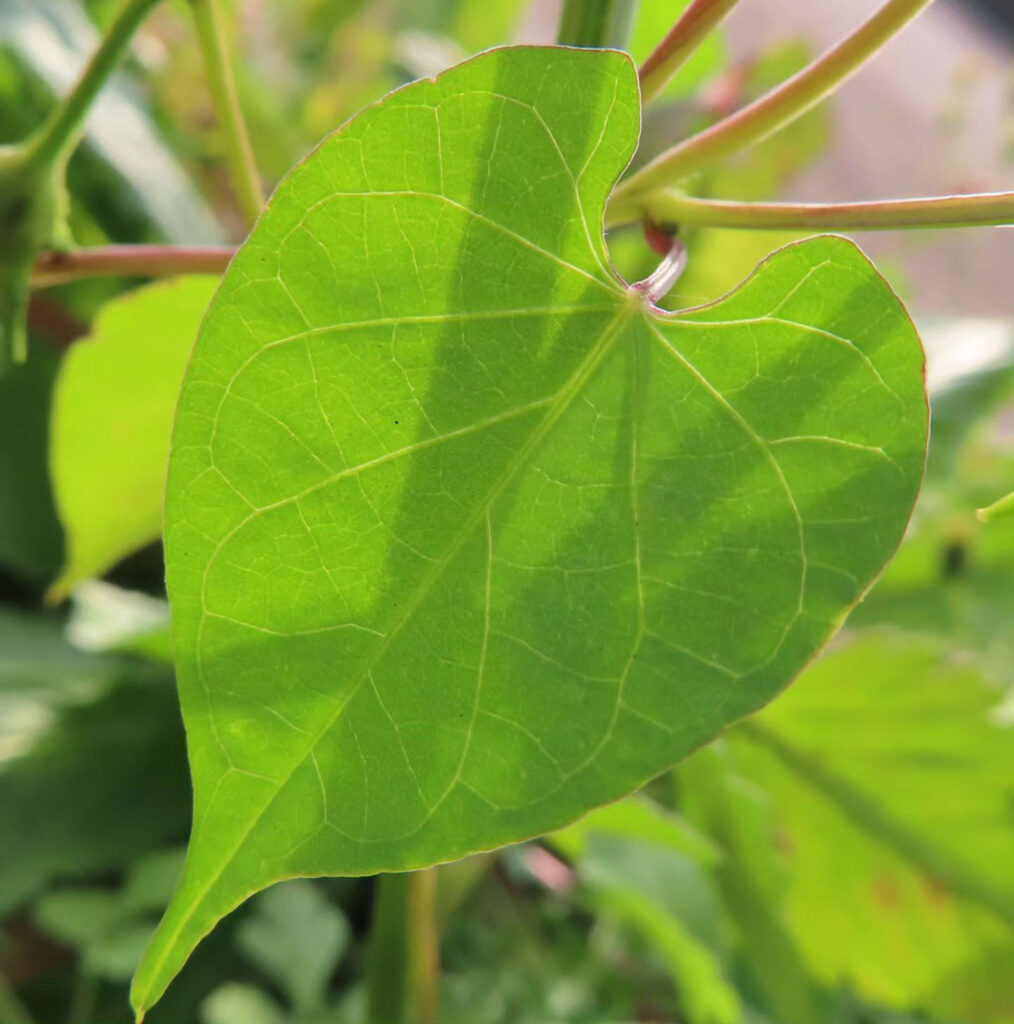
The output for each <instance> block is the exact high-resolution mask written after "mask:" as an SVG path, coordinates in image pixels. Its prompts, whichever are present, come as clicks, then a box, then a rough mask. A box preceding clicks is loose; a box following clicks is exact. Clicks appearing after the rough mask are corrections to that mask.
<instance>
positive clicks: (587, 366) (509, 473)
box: [143, 307, 634, 999]
mask: <svg viewBox="0 0 1014 1024" xmlns="http://www.w3.org/2000/svg"><path fill="white" fill-rule="evenodd" d="M633 315H634V309H633V307H621V308H620V310H619V311H618V312H617V314H616V316H615V317H614V318H613V320H612V321H611V322H610V323H609V324H608V325H607V326H606V327H605V329H604V330H603V331H602V333H601V334H600V336H599V338H598V340H597V342H596V343H595V345H594V346H593V347H592V349H591V351H590V352H589V354H588V355H587V356H586V357H585V358H584V359H583V360H582V361H581V363H580V365H579V366H578V367H577V369H576V370H575V372H574V373H573V374H572V375H571V377H570V379H569V380H568V381H567V383H566V384H565V385H564V386H563V387H562V388H561V389H560V390H559V391H558V392H557V393H556V394H555V395H554V396H552V398H551V399H550V400H549V406H550V407H549V410H548V411H547V413H546V415H545V417H544V418H543V420H542V421H541V423H540V424H539V426H538V428H537V429H535V430H534V431H533V432H532V434H531V435H530V437H529V438H528V440H527V441H526V442H525V444H523V445H522V446H521V447H520V448H519V449H518V451H517V453H516V454H515V456H514V458H512V459H511V461H510V462H509V463H508V464H507V466H506V467H505V469H504V471H503V473H501V475H500V477H499V478H498V479H497V480H496V481H495V482H494V483H493V485H492V486H491V487H490V488H489V490H488V491H487V493H486V495H485V497H484V499H483V500H482V501H481V502H480V503H479V504H478V505H477V507H476V510H475V512H474V513H473V514H472V515H471V516H470V517H469V519H468V520H467V521H466V522H465V523H464V525H463V527H462V529H461V530H460V531H459V532H458V535H457V537H456V538H455V540H454V542H453V543H452V544H451V545H450V546H449V547H448V549H447V551H446V552H445V553H444V555H443V556H442V557H441V558H440V559H439V561H437V562H436V563H435V564H434V566H433V568H432V569H431V570H430V572H429V573H428V574H427V576H426V577H425V578H424V579H423V580H422V581H421V583H420V585H419V586H418V587H417V588H416V591H415V593H414V594H413V595H412V599H411V600H410V601H409V602H408V603H407V605H406V606H405V609H404V612H403V613H402V615H401V617H400V618H399V620H398V621H397V622H396V623H395V625H394V627H393V628H392V630H391V631H390V632H389V633H388V634H387V636H386V638H385V639H384V641H383V642H382V643H381V644H380V645H379V647H378V650H377V652H376V653H375V655H374V657H373V659H372V661H371V663H370V665H369V667H368V668H367V669H366V671H365V672H364V673H363V674H362V675H361V676H360V679H359V680H358V681H357V683H356V685H355V686H354V687H352V689H351V692H350V693H349V694H348V696H347V697H346V699H345V701H344V702H343V703H342V704H341V705H340V706H339V707H338V708H336V709H335V712H334V714H333V715H331V716H330V717H329V718H328V720H327V721H326V722H325V724H324V725H323V726H322V727H321V728H320V729H319V730H318V732H317V734H316V735H315V736H314V737H313V739H312V740H311V741H310V742H309V743H308V744H307V746H306V750H305V752H304V753H303V754H302V755H301V756H300V757H299V758H298V759H296V760H295V762H294V763H293V765H292V768H291V770H290V771H289V772H288V773H287V774H286V775H284V776H283V777H282V778H280V779H278V780H276V781H275V782H274V791H273V792H272V793H271V795H270V796H269V797H268V799H267V800H266V801H265V803H264V805H263V807H262V808H261V810H260V812H259V813H258V814H257V815H256V816H255V817H254V818H253V819H252V820H251V821H250V823H249V825H248V826H247V827H246V828H245V829H244V830H243V832H242V833H241V834H240V835H239V837H238V838H237V840H236V842H235V843H233V844H232V847H231V849H230V850H229V851H228V854H227V855H226V857H225V858H224V859H223V860H222V862H221V867H219V869H218V870H217V871H215V872H214V873H212V874H210V875H209V877H208V879H207V881H206V882H205V883H204V885H202V886H201V889H200V890H199V892H198V893H197V895H196V896H195V898H194V899H193V900H191V901H190V903H189V907H188V909H187V910H186V912H185V913H184V914H183V915H182V916H181V917H180V918H179V920H178V922H177V923H176V925H175V926H174V927H173V930H172V932H171V933H170V934H169V935H168V936H167V937H166V939H165V940H164V941H163V943H162V944H161V947H160V953H159V956H158V959H157V960H156V961H155V962H154V964H153V965H152V968H151V970H150V972H149V975H148V976H149V977H150V978H153V979H155V978H157V977H158V976H159V971H160V970H161V968H162V965H163V964H164V963H165V960H166V958H167V957H168V955H169V951H170V950H171V949H173V947H174V945H175V942H176V939H177V938H178V937H179V934H180V933H181V931H182V930H183V928H184V927H185V926H186V925H187V923H188V922H189V921H190V920H191V919H192V918H193V916H194V914H195V913H196V912H197V909H198V907H199V906H200V904H201V902H202V901H203V900H204V898H205V897H206V896H207V894H208V893H209V892H210V891H211V889H212V888H213V887H214V886H215V885H216V884H217V882H218V881H219V879H220V878H221V877H222V874H223V873H224V871H225V869H226V868H227V866H228V865H229V864H230V863H231V862H232V859H233V857H234V856H235V854H236V851H237V850H239V849H240V847H241V846H242V845H243V843H245V842H246V840H247V838H248V837H249V836H250V834H251V833H252V832H253V830H254V829H255V828H256V827H257V825H258V824H259V823H260V822H261V820H262V819H263V817H264V815H265V814H266V813H267V812H268V809H269V808H270V807H271V806H272V804H273V803H274V801H275V799H276V798H277V797H278V794H279V793H280V792H281V791H282V789H283V788H284V786H285V785H286V784H287V783H288V782H289V780H290V779H291V778H292V777H293V775H294V774H295V773H296V771H297V770H298V769H299V768H300V766H301V765H303V764H304V763H305V762H306V760H307V759H308V758H309V756H310V754H311V753H312V752H313V751H314V749H315V747H316V745H317V744H318V743H319V742H320V740H321V739H322V738H323V737H324V736H325V735H326V734H327V733H328V732H329V731H330V730H331V729H332V728H333V727H334V725H335V724H336V723H337V722H338V721H339V720H340V719H341V717H342V715H343V714H344V712H345V709H346V707H347V706H348V704H349V703H350V702H351V700H352V699H353V698H354V697H355V696H356V694H357V693H358V692H359V690H360V688H361V687H362V685H363V683H364V680H365V679H366V676H367V674H368V673H369V672H370V671H372V669H373V666H374V665H376V664H377V663H378V662H379V661H380V659H381V658H382V657H383V656H384V654H386V652H387V650H388V649H389V648H390V645H391V643H392V642H393V640H394V638H395V637H396V636H398V635H399V634H400V632H401V630H402V629H403V628H404V626H405V625H406V624H407V623H408V622H409V621H410V620H411V618H412V616H413V614H414V613H415V610H416V608H418V606H419V604H420V603H421V601H422V600H423V599H424V598H425V597H426V595H427V594H428V593H429V591H430V589H431V588H432V587H433V586H434V584H435V583H436V582H437V580H438V579H439V578H440V576H441V574H442V573H443V571H444V569H445V568H446V567H447V566H448V565H449V564H450V562H451V561H452V560H453V559H454V557H455V555H456V554H457V553H458V551H459V550H460V549H461V547H462V546H463V545H464V543H465V542H466V541H467V539H468V538H469V536H471V533H472V530H473V529H474V528H475V526H476V525H477V523H478V522H479V521H480V520H481V519H482V518H483V516H484V515H485V514H487V512H488V510H489V508H490V507H491V506H492V504H493V502H494V501H496V499H497V498H498V497H499V495H500V494H501V493H502V492H503V490H504V489H505V488H506V487H507V486H508V484H509V483H510V482H511V480H512V479H513V478H514V476H515V474H516V473H517V471H518V469H519V468H520V467H521V466H522V465H523V464H524V462H525V461H526V460H527V459H528V457H529V456H530V455H531V453H532V451H533V450H534V449H535V448H536V447H537V446H538V444H539V443H540V442H541V441H542V440H543V438H545V436H546V435H547V434H548V433H549V431H550V430H551V429H552V427H553V426H554V425H555V423H556V422H557V421H558V420H559V418H560V416H562V415H563V413H564V412H565V411H566V409H567V408H568V406H569V405H570V402H571V401H572V400H573V399H574V397H575V396H576V395H577V394H578V393H579V392H580V390H581V388H582V387H583V386H584V384H585V383H586V382H587V381H588V379H589V378H590V377H591V376H592V374H593V373H594V372H595V370H596V369H597V368H598V366H599V365H600V364H601V362H602V360H603V359H604V358H605V356H606V354H607V353H608V352H609V351H610V349H611V348H612V343H613V341H614V340H615V339H616V337H617V336H618V334H619V333H620V331H621V330H622V328H623V326H624V324H625V323H626V322H627V321H628V320H629V319H630V318H631V316H633ZM543 404H545V403H543ZM473 429H475V428H473ZM431 443H438V442H437V441H436V440H433V441H432V442H431ZM360 468H362V467H360ZM289 500H291V499H289ZM232 532H235V531H232ZM230 535H231V534H230ZM220 547H221V545H220ZM211 564H212V560H209V562H208V569H206V570H205V573H204V583H205V586H206V583H207V577H208V571H209V570H210V567H211ZM203 589H204V588H202V591H203ZM203 604H204V601H203V599H202V605H203ZM202 622H203V618H202ZM196 647H197V669H198V676H199V677H200V679H201V684H202V687H203V688H204V691H205V694H206V695H208V696H210V692H209V691H208V687H207V681H206V680H205V678H204V671H203V666H202V663H201V657H200V652H201V637H200V633H198V637H197V645H196ZM223 752H224V751H223ZM226 756H227V758H228V754H226ZM230 764H231V762H230ZM228 770H232V769H231V768H230V769H228ZM228 770H227V771H228ZM445 795H446V794H445ZM439 806H440V805H439V803H438V804H436V805H434V807H433V811H431V812H430V814H432V813H433V812H435V810H436V809H437V807H439ZM149 987H150V985H149ZM143 998H145V999H146V998H147V989H146V990H145V996H144V997H143Z"/></svg>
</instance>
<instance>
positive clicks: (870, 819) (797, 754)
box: [736, 719, 1014, 925]
mask: <svg viewBox="0 0 1014 1024" xmlns="http://www.w3.org/2000/svg"><path fill="white" fill-rule="evenodd" d="M736 731H737V732H738V733H739V734H740V735H743V736H746V737H747V738H748V739H749V740H750V741H751V742H752V743H756V744H757V745H758V746H761V747H763V748H764V749H765V750H767V751H768V752H769V753H771V754H773V755H774V756H775V757H776V758H777V759H778V761H780V762H781V764H782V766H783V767H784V768H786V769H788V771H790V772H792V774H794V775H795V776H796V777H797V778H798V779H799V780H800V781H802V782H803V783H804V784H805V785H807V786H809V787H810V788H811V789H814V790H816V791H817V792H818V793H820V794H821V795H823V796H824V797H826V798H827V799H828V800H829V801H830V802H831V803H832V804H834V805H835V806H836V807H837V808H838V810H840V811H841V812H842V814H844V815H845V817H846V818H848V819H849V820H850V821H851V822H852V823H853V824H854V825H855V826H856V827H857V828H859V829H860V830H862V831H863V832H865V833H867V834H868V835H870V836H873V837H874V838H875V839H877V840H879V841H880V842H881V843H883V844H884V845H885V846H887V847H888V848H890V849H892V850H894V851H895V852H896V853H898V854H900V855H901V856H902V857H903V858H904V859H905V860H907V861H908V862H909V864H911V865H912V866H913V867H914V868H916V869H917V870H918V871H921V872H923V873H924V874H926V875H928V876H929V877H930V878H932V879H934V880H935V881H937V882H939V883H940V884H941V885H942V886H943V887H944V888H945V889H947V890H949V891H950V892H951V893H953V894H954V895H955V896H959V897H961V898H962V899H966V900H970V901H971V902H972V903H976V904H978V905H979V906H980V907H982V908H984V909H985V910H988V911H990V912H991V913H993V914H995V915H996V916H997V917H999V918H1000V919H1001V920H1002V921H1005V922H1006V923H1007V924H1009V925H1014V900H1011V898H1010V897H1009V896H1008V895H1007V894H1006V893H1003V892H1000V891H999V890H998V889H996V888H995V887H994V886H992V885H991V884H990V883H989V882H988V881H987V880H985V879H983V878H982V877H980V876H979V875H978V874H977V873H976V872H975V871H974V870H972V869H971V868H969V867H968V866H967V865H966V864H965V863H963V862H962V861H960V860H957V859H955V858H953V857H952V856H951V854H950V853H949V851H947V850H945V849H943V848H941V847H938V846H934V845H933V844H932V843H929V842H926V840H924V839H923V838H922V837H921V836H920V835H918V834H917V833H915V832H913V831H912V830H911V829H909V828H908V826H907V825H905V824H904V823H903V822H901V821H899V820H898V819H896V818H894V817H893V816H892V815H891V814H889V813H888V812H887V811H885V810H884V808H883V807H882V805H881V804H879V803H877V801H876V800H874V799H872V798H871V797H869V796H867V795H866V793H864V792H863V791H862V790H860V789H858V788H856V787H855V786H853V785H852V784H851V783H850V782H848V781H847V780H846V779H843V778H841V777H840V776H839V775H837V774H835V773H834V772H831V771H829V770H828V768H827V767H826V765H825V764H824V762H823V761H821V760H820V758H819V757H815V756H814V755H812V754H810V753H808V752H807V751H805V750H801V749H800V748H799V747H797V746H796V745H795V744H793V743H791V742H789V741H787V740H785V739H783V738H782V737H781V736H780V735H779V734H778V733H777V732H775V731H773V730H772V729H770V728H769V727H768V726H766V725H763V724H761V723H760V722H758V721H757V720H756V719H749V720H747V721H745V722H741V723H740V725H739V726H738V727H737V730H736Z"/></svg>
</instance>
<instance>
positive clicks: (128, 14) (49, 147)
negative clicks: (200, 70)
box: [27, 0, 161, 166]
mask: <svg viewBox="0 0 1014 1024" xmlns="http://www.w3.org/2000/svg"><path fill="white" fill-rule="evenodd" d="M160 2H161V0H126V2H125V3H124V5H123V7H122V9H121V10H120V13H119V14H118V15H117V16H116V18H115V20H114V21H113V23H112V25H111V26H110V27H109V30H108V31H107V32H106V34H105V36H104V37H103V39H102V42H101V44H100V45H99V48H98V50H96V51H95V54H94V56H93V57H92V59H91V60H90V61H89V62H88V66H87V67H86V68H85V70H84V72H83V74H82V75H81V77H80V79H78V82H77V84H76V85H75V86H74V88H73V90H72V91H71V92H70V94H69V95H68V96H67V97H66V98H65V99H64V100H63V102H61V103H60V104H59V105H58V106H57V107H56V108H55V109H54V110H53V112H52V114H51V115H50V116H49V118H48V119H47V120H46V121H45V122H44V123H43V125H42V127H41V128H40V129H39V130H38V131H37V132H36V133H35V135H33V136H32V137H31V138H30V139H29V141H28V144H27V152H28V156H29V159H30V160H31V161H33V162H34V163H35V164H36V165H37V166H49V165H52V164H54V163H56V161H58V160H60V159H61V158H63V157H65V156H67V155H69V153H70V152H71V151H72V150H73V149H74V147H75V146H76V145H77V143H78V142H79V141H80V138H81V133H82V131H83V130H84V123H85V119H86V118H87V117H88V112H89V111H90V110H91V107H92V104H93V103H94V102H95V98H96V97H97V96H98V94H99V92H100V91H101V90H102V87H103V86H104V85H105V84H106V82H107V81H108V79H109V76H110V75H111V74H112V73H113V72H114V71H115V70H116V68H117V66H118V65H119V63H120V61H121V60H122V59H123V55H124V54H125V53H126V51H127V47H128V46H129V45H130V40H131V39H132V38H133V37H134V33H135V32H136V31H137V30H138V28H140V26H141V23H142V22H143V21H144V19H145V18H146V17H147V16H148V14H149V13H150V12H151V11H152V10H153V9H154V8H155V7H156V6H157V5H158V4H159V3H160Z"/></svg>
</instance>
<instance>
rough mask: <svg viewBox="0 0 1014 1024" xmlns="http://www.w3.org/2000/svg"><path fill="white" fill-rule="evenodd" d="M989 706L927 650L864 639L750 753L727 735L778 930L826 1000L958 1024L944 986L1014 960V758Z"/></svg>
mask: <svg viewBox="0 0 1014 1024" xmlns="http://www.w3.org/2000/svg"><path fill="white" fill-rule="evenodd" d="M998 702H999V694H998V693H997V692H996V691H995V690H994V689H993V688H991V687H990V686H989V685H988V684H987V683H986V682H984V680H983V678H982V676H981V674H980V673H978V672H977V671H976V670H975V669H974V668H973V667H970V666H967V665H962V664H961V662H960V661H956V660H954V659H953V658H951V657H950V656H949V655H948V653H947V651H946V649H942V648H941V646H940V645H939V644H937V643H934V642H931V641H928V640H926V639H920V638H905V637H903V636H901V635H899V634H890V633H888V634H884V635H878V634H872V635H869V636H867V637H865V638H862V639H858V638H853V639H852V640H851V642H849V643H847V644H844V645H842V646H841V647H840V648H839V649H837V650H835V651H834V652H833V653H831V654H829V655H827V656H826V657H825V658H824V659H823V660H822V661H820V662H818V663H817V664H816V665H815V666H814V667H813V668H811V669H810V670H809V672H807V673H806V674H805V675H804V676H803V678H802V679H800V680H799V681H798V682H797V683H796V685H795V686H794V687H793V688H792V690H791V691H789V692H788V693H787V694H785V695H784V696H783V697H782V698H780V699H779V700H778V701H776V702H775V703H774V704H772V705H771V706H770V707H769V708H768V709H767V710H766V711H765V712H764V713H763V714H761V715H760V716H758V721H759V722H760V723H762V725H763V728H764V730H765V731H766V732H765V733H764V734H760V738H759V739H758V738H751V735H752V734H751V733H749V732H747V731H743V730H741V731H740V732H736V733H733V734H732V737H733V740H734V741H735V749H736V753H737V757H738V759H739V761H740V764H741V770H742V771H743V773H744V774H746V775H747V776H748V777H749V778H750V779H752V780H753V781H754V782H756V783H757V784H758V785H760V786H763V787H764V788H765V789H766V790H767V791H768V792H769V793H770V794H771V797H772V801H773V808H774V815H775V818H776V821H777V826H778V833H777V835H778V843H779V846H780V848H781V849H782V851H783V853H784V855H785V857H786V859H787V861H788V869H789V870H788V875H787V878H788V880H789V886H788V888H787V891H786V907H785V909H786V919H787V921H788V922H789V924H790V927H791V931H792V934H793V935H794V937H795V939H796V941H797V942H798V944H799V948H800V950H801V951H802V953H803V955H804V957H805V959H806V961H807V963H808V964H809V965H810V966H811V968H812V969H813V970H814V971H815V973H816V974H817V976H818V977H819V978H821V979H822V980H824V981H825V982H826V983H827V984H830V985H838V984H842V983H846V984H850V985H853V986H854V987H855V988H856V989H857V991H858V992H859V993H861V994H862V995H863V996H865V997H866V998H869V999H873V1000H877V1001H879V1002H882V1003H884V1004H886V1005H888V1006H892V1007H896V1008H898V1009H904V1008H906V1007H917V1006H918V1007H929V1006H933V1007H934V1008H936V1009H937V1012H941V1013H954V1014H956V1015H960V1014H961V1013H963V1012H964V1011H965V1010H967V1009H968V1007H962V1005H961V996H962V990H961V987H960V986H956V987H954V988H952V987H950V985H949V981H948V980H949V979H953V978H954V977H956V976H958V975H960V974H961V973H962V972H964V971H965V970H967V969H968V966H969V965H970V964H971V963H974V962H975V961H976V960H977V959H979V958H981V957H983V956H987V955H990V954H991V951H992V950H993V949H995V948H1010V949H1011V950H1012V951H1014V942H1012V938H1014V936H1012V933H1011V930H1010V925H1009V922H1011V921H1014V909H1012V908H1014V877H1012V875H1011V872H1010V865H1011V864H1012V863H1014V830H1012V829H1011V827H1010V813H1011V807H1012V806H1014V743H1012V742H1011V739H1012V731H1011V727H1010V723H1009V722H1007V723H1005V722H1003V721H1001V720H1000V719H998V718H997V717H996V709H997V707H998ZM765 735H767V736H768V737H769V738H768V739H767V740H764V736H765ZM770 737H773V738H774V739H773V740H772V739H770ZM762 740H763V742H761V741H762ZM1003 920H1006V921H1007V922H1008V924H1004V923H1002V921H1003ZM996 981H997V983H998V984H1001V985H1006V982H1005V981H1004V979H1002V978H997V979H996Z"/></svg>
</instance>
